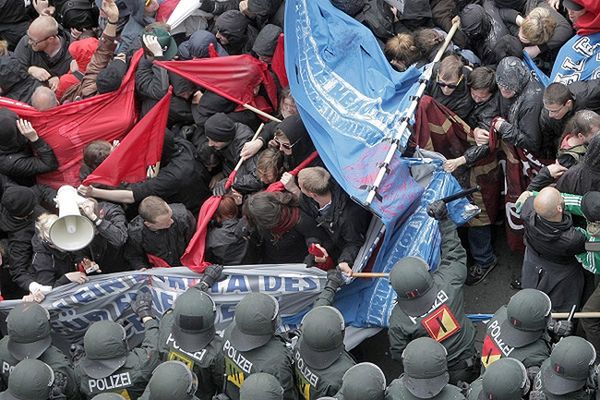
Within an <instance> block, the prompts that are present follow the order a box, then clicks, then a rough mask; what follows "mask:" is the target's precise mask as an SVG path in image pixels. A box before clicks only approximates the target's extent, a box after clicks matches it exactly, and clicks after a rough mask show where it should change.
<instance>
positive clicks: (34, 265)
mask: <svg viewBox="0 0 600 400" xmlns="http://www.w3.org/2000/svg"><path fill="white" fill-rule="evenodd" d="M31 247H32V249H33V257H32V259H31V271H32V275H33V280H34V281H35V282H37V283H39V284H40V285H48V286H52V287H56V286H61V285H66V284H67V283H69V282H70V281H69V278H67V277H66V276H65V274H67V273H69V272H75V271H77V263H78V262H79V261H81V260H82V259H83V256H82V254H81V253H79V252H68V251H61V250H58V249H56V248H53V247H51V246H50V245H48V244H47V243H45V242H43V241H42V240H41V239H40V237H39V235H38V234H37V233H36V234H35V235H33V238H32V239H31Z"/></svg>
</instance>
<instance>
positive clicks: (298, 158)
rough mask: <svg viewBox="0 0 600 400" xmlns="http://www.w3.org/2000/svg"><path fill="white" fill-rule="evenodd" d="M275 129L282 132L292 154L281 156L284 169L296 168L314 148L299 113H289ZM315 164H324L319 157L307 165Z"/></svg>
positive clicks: (313, 165) (312, 165)
mask: <svg viewBox="0 0 600 400" xmlns="http://www.w3.org/2000/svg"><path fill="white" fill-rule="evenodd" d="M277 129H279V130H281V131H282V132H283V134H284V135H285V136H286V137H287V138H288V140H289V141H290V145H291V146H292V154H291V155H289V156H288V155H285V154H284V156H283V166H284V168H285V170H286V171H291V170H293V169H294V168H296V167H297V166H298V164H300V163H301V162H302V161H304V160H306V159H307V158H308V156H310V155H311V154H312V153H313V151H315V150H316V149H315V145H314V144H313V142H312V139H311V138H310V136H309V135H308V131H307V130H306V128H305V127H304V123H303V122H302V120H301V119H300V116H299V115H290V116H289V117H287V118H286V119H284V120H283V121H282V122H281V123H280V124H279V125H278V126H277ZM316 166H321V167H322V166H324V165H323V162H322V161H321V159H320V158H319V157H317V158H316V159H315V160H314V161H313V162H312V163H310V165H309V167H316Z"/></svg>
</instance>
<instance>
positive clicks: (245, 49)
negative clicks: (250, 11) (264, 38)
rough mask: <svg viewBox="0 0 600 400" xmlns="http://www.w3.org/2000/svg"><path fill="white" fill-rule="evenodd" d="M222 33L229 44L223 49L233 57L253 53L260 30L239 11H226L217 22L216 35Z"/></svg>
mask: <svg viewBox="0 0 600 400" xmlns="http://www.w3.org/2000/svg"><path fill="white" fill-rule="evenodd" d="M217 32H220V33H221V34H222V35H223V36H225V37H226V38H227V40H228V41H229V43H227V44H224V45H223V48H224V49H225V51H227V53H228V54H229V55H231V56H234V55H238V54H249V53H250V51H252V46H253V45H254V40H255V39H256V36H257V35H258V29H256V28H255V27H254V26H253V25H251V24H250V20H249V19H248V18H247V17H246V16H245V15H244V14H242V13H241V12H240V11H238V10H229V11H225V12H224V13H223V14H221V15H219V17H218V18H217V20H216V21H215V28H214V33H215V34H216V33H217Z"/></svg>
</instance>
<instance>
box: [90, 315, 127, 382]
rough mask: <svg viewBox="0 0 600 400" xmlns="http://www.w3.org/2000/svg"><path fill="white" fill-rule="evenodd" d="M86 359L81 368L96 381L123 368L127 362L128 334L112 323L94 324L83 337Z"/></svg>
mask: <svg viewBox="0 0 600 400" xmlns="http://www.w3.org/2000/svg"><path fill="white" fill-rule="evenodd" d="M83 348H84V350H85V357H83V358H82V359H81V364H80V365H81V368H83V371H84V372H85V373H86V374H87V375H88V376H90V377H91V378H94V379H100V378H105V377H107V376H109V375H110V374H112V373H113V372H115V371H116V370H118V369H119V368H121V367H122V366H123V364H125V361H127V354H128V352H129V351H128V348H127V334H126V333H125V329H124V328H123V327H122V326H121V325H119V324H117V323H116V322H112V321H98V322H94V323H93V324H92V325H91V326H90V327H89V328H88V330H87V332H86V333H85V336H84V337H83Z"/></svg>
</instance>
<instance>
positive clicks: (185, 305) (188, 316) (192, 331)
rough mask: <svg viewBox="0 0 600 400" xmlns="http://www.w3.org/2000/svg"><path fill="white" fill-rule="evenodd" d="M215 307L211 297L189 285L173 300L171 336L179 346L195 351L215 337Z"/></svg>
mask: <svg viewBox="0 0 600 400" xmlns="http://www.w3.org/2000/svg"><path fill="white" fill-rule="evenodd" d="M216 313H217V308H216V306H215V303H214V301H213V299H212V298H211V297H210V296H209V295H208V294H206V293H205V292H203V291H202V290H200V289H198V288H196V287H191V288H189V289H188V290H186V291H185V292H184V293H183V294H181V296H179V297H178V298H177V300H175V307H173V319H174V324H173V327H172V328H171V329H172V333H173V337H174V338H175V341H176V342H177V344H178V345H179V346H181V348H182V349H183V350H185V351H188V352H191V353H193V352H196V351H199V350H202V349H203V348H205V347H206V346H207V345H208V344H209V343H210V342H211V341H212V340H213V339H214V337H215V334H216V333H215V315H216Z"/></svg>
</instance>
